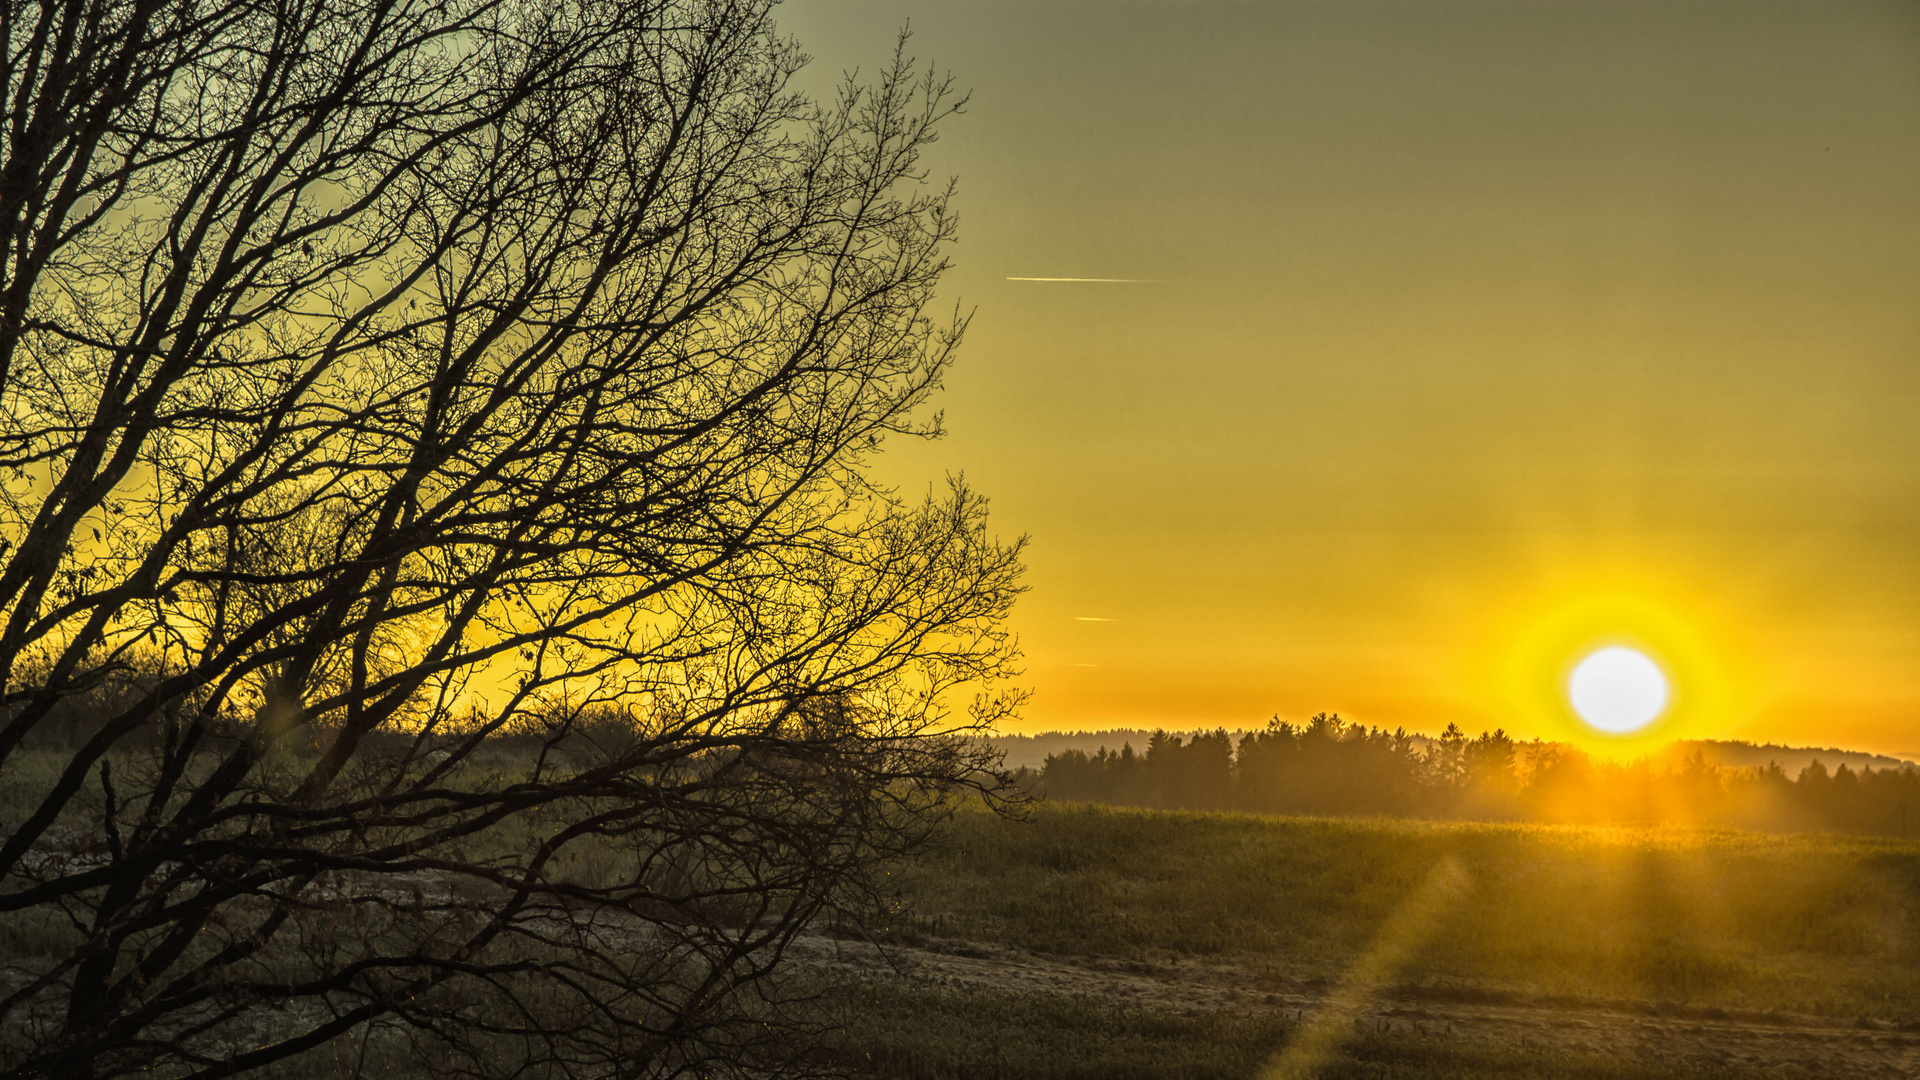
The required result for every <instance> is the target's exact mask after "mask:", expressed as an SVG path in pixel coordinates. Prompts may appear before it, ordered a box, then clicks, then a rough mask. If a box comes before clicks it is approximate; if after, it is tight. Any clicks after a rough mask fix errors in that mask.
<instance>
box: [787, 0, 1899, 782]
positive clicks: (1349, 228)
mask: <svg viewBox="0 0 1920 1080" xmlns="http://www.w3.org/2000/svg"><path fill="white" fill-rule="evenodd" d="M781 18H782V25H783V27H784V28H786V29H787V30H789V31H790V32H792V33H794V34H796V35H797V36H798V37H799V38H800V39H801V40H802V41H803V42H804V43H805V44H806V47H807V48H808V50H809V51H810V52H811V53H812V54H814V55H815V56H816V57H817V58H818V60H817V64H816V70H815V71H814V72H813V74H812V75H811V76H810V77H812V78H816V79H826V78H829V77H831V76H832V75H834V74H836V73H838V72H839V71H841V70H842V69H843V68H846V67H850V66H854V65H857V64H860V63H863V62H870V60H871V58H873V57H876V56H881V55H884V52H885V48H886V46H887V43H888V38H889V37H890V35H891V34H892V33H893V32H894V30H895V28H897V27H898V26H899V25H900V24H901V22H902V21H904V20H911V24H912V27H913V31H914V38H913V42H912V50H913V51H914V52H915V53H916V54H917V55H919V56H921V57H923V58H931V59H934V60H935V61H937V62H938V63H939V64H940V66H941V67H942V68H945V69H950V70H952V71H953V72H954V73H955V74H956V76H957V77H958V79H959V81H960V83H961V85H964V86H966V87H969V88H971V89H972V92H973V98H972V103H971V106H970V109H969V114H968V115H967V116H965V117H962V118H960V119H959V120H958V122H956V123H954V124H952V125H951V126H950V127H949V128H948V129H947V130H946V131H945V132H944V133H943V140H942V142H941V143H940V144H939V146H938V147H936V148H935V151H934V153H933V155H932V157H931V158H930V165H931V168H932V170H933V172H934V173H935V174H936V176H944V175H947V174H953V175H957V176H958V177H960V179H961V185H962V186H961V200H960V204H959V208H960V212H961V214H962V227H961V244H960V246H959V248H958V249H957V250H956V253H955V254H956V269H955V270H954V272H953V273H952V275H951V276H950V277H949V278H948V279H947V280H946V282H945V283H944V284H943V290H944V293H945V295H947V296H949V297H953V298H955V299H957V300H958V301H959V302H960V303H961V304H962V305H963V306H965V307H970V308H974V309H976V316H975V318H974V322H973V325H972V328H971V331H970V333H969V337H968V340H967V345H966V349H965V354H964V357H963V360H962V362H961V365H960V366H959V367H958V368H957V369H956V371H955V373H954V375H953V376H952V377H951V378H950V379H949V380H948V387H949V390H948V393H947V394H946V395H945V396H944V397H943V398H942V402H941V404H942V405H943V406H944V408H945V409H946V412H947V419H948V425H949V427H950V429H951V431H952V433H953V434H952V437H951V438H949V439H947V440H945V441H943V442H939V443H934V444H931V445H930V446H926V447H917V446H904V445H901V446H896V447H894V448H893V449H892V450H891V452H890V454H889V456H888V460H887V461H886V462H885V464H884V467H885V469H887V470H888V471H889V473H890V475H891V476H892V477H893V478H894V479H896V480H897V481H898V482H900V483H902V484H903V485H905V486H907V487H909V488H918V487H920V486H921V485H924V484H925V483H927V482H928V481H929V480H931V479H933V478H937V477H938V476H940V475H941V474H942V473H944V472H946V471H949V470H962V469H964V470H965V472H966V474H967V476H968V478H969V480H970V481H973V482H976V483H978V484H979V485H980V488H981V489H982V490H983V491H985V492H987V493H989V494H990V495H991V496H992V497H993V499H994V512H995V518H996V521H997V523H998V524H997V527H998V528H999V529H1001V530H1005V531H1008V532H1016V531H1025V532H1030V533H1031V534H1033V536H1034V537H1035V543H1034V546H1033V548H1032V550H1031V552H1030V565H1031V568H1032V569H1031V573H1030V575H1029V578H1028V582H1029V584H1030V585H1031V586H1032V591H1031V592H1030V594H1029V595H1028V596H1027V597H1026V598H1025V599H1024V600H1023V602H1022V605H1021V606H1020V608H1019V609H1017V611H1016V614H1015V621H1014V625H1015V627H1016V628H1017V629H1018V630H1019V632H1020V634H1021V637H1022V641H1023V644H1024V646H1025V649H1026V652H1027V657H1028V673H1029V674H1028V680H1029V682H1030V683H1031V685H1032V686H1033V687H1034V688H1035V689H1036V690H1037V694H1036V696H1035V698H1034V700H1033V701H1032V703H1031V704H1030V706H1029V707H1028V708H1027V710H1026V720H1025V722H1024V723H1025V727H1024V728H1023V729H1022V730H1026V731H1031V732H1039V731H1045V730H1049V729H1059V730H1072V729H1077V728H1083V729H1101V728H1119V727H1139V728H1152V727H1158V726H1165V727H1170V728H1195V727H1212V726H1215V725H1221V726H1226V727H1228V728H1243V727H1257V726H1259V725H1260V724H1262V723H1264V721H1265V719H1266V718H1267V717H1268V716H1269V715H1272V714H1273V713H1275V712H1278V713H1280V714H1281V715H1282V716H1285V717H1289V718H1293V719H1299V718H1303V717H1305V716H1308V715H1310V714H1312V713H1315V712H1320V711H1336V710H1337V711H1339V712H1340V713H1342V714H1343V715H1346V716H1348V717H1350V718H1353V719H1357V720H1359V721H1362V722H1364V723H1369V724H1378V725H1383V726H1386V727H1389V728H1391V727H1395V726H1399V725H1405V726H1407V727H1408V728H1411V729H1415V730H1421V731H1426V732H1429V733H1431V732H1435V731H1437V730H1438V729H1440V728H1441V727H1444V726H1445V724H1446V723H1447V722H1448V721H1457V722H1459V723H1460V725H1461V726H1462V727H1464V728H1469V729H1471V730H1473V731H1476V732H1477V731H1479V730H1481V729H1482V728H1492V727H1495V726H1502V727H1505V728H1506V729H1507V730H1508V731H1509V732H1512V733H1514V734H1515V735H1517V736H1519V737H1522V738H1532V737H1536V736H1537V737H1541V738H1545V739H1548V740H1563V739H1564V740H1575V741H1578V742H1581V743H1582V744H1583V745H1586V746H1588V747H1589V748H1597V747H1601V746H1608V745H1611V746H1613V747H1614V748H1615V749H1616V750H1621V751H1624V752H1626V753H1630V754H1639V753H1642V752H1645V750H1646V748H1647V746H1646V744H1645V742H1644V740H1637V741H1636V740H1629V742H1632V743H1633V745H1630V746H1629V745H1620V744H1610V743H1604V742H1602V741H1601V740H1598V739H1596V738H1595V737H1594V736H1593V733H1592V732H1591V731H1590V730H1589V729H1588V728H1587V726H1586V725H1583V724H1582V723H1581V722H1580V721H1579V720H1578V719H1577V718H1576V717H1575V716H1574V715H1573V713H1572V712H1571V710H1570V709H1569V708H1568V706H1567V704H1566V701H1565V698H1564V694H1563V689H1564V685H1565V679H1566V677H1567V672H1568V666H1569V665H1570V664H1571V663H1572V661H1573V660H1575V659H1577V656H1578V654H1579V653H1580V652H1581V651H1582V650H1585V649H1589V648H1593V647H1598V646H1601V645H1606V644H1622V643H1625V644H1633V645H1635V646H1636V647H1639V648H1643V649H1645V650H1646V651H1647V652H1648V653H1649V654H1651V655H1653V656H1654V657H1655V659H1656V660H1657V661H1658V662H1659V663H1660V664H1661V665H1663V666H1664V667H1665V668H1666V669H1667V670H1668V672H1669V674H1670V675H1671V679H1672V684H1673V701H1672V707H1671V708H1670V709H1668V711H1667V712H1666V713H1665V714H1664V715H1663V716H1662V718H1661V719H1659V720H1658V721H1656V722H1655V723H1654V724H1653V725H1651V727H1649V728H1647V729H1645V730H1646V732H1647V733H1650V734H1652V735H1654V736H1657V737H1660V738H1713V739H1744V740H1750V741H1753V742H1757V743H1764V742H1769V741H1770V742H1774V743H1785V744H1793V745H1817V746H1834V745H1840V746H1846V747H1850V748H1858V749H1863V750H1871V751H1876V752H1883V753H1892V754H1913V753H1915V752H1920V663H1916V661H1917V660H1920V565H1917V564H1916V560H1915V559H1914V557H1913V553H1914V552H1915V551H1917V550H1920V482H1917V481H1920V364H1916V363H1915V362H1914V361H1915V356H1916V346H1920V309H1916V308H1915V306H1914V305H1913V303H1912V298H1913V296H1914V295H1916V286H1917V285H1920V244H1916V242H1915V241H1916V239H1920V9H1917V8H1915V7H1914V6H1912V5H1910V4H1898V3H1859V2H1843V3H1824V2H1823V3H1813V2H1797V3H1777V4H1752V3H1745V2H1741V3H1730V2H1717V0H1715V2H1697V3H1682V4H1673V3H1615V2H1607V3H1599V2H1584V0H1573V2H1564V3H1546V2H1539V3H1479V2H1457V3H1448V4H1431V3H1391V2H1371V0H1368V2H1353V3H1257V4H1255V3H1226V2H1211V3H1204V4H1189V3H1177V4H1176V3H1106V4H1099V5H1092V4H1083V3H1066V2H1041V3H1035V2H1028V0H1023V2H1020V3H1011V2H1003V0H973V2H969V3H966V4H936V3H928V2H924V0H912V2H906V3H900V2H888V3H879V2H877V0H835V2H832V3H818V4H793V5H790V6H788V7H786V8H784V9H783V10H782V15H781ZM1083 278H1084V279H1124V280H1101V281H1080V280H1047V279H1083Z"/></svg>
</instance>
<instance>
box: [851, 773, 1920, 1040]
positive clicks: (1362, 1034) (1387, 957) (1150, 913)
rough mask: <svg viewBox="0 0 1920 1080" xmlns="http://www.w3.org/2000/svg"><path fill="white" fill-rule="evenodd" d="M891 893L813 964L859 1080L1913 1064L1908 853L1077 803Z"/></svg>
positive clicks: (1859, 844)
mask: <svg viewBox="0 0 1920 1080" xmlns="http://www.w3.org/2000/svg"><path fill="white" fill-rule="evenodd" d="M903 886H904V890H905V892H906V894H907V896H908V898H909V899H910V901H911V906H910V909H909V910H910V911H911V914H910V915H908V916H907V917H905V918H903V919H902V920H901V922H900V925H898V926H896V927H893V928H892V929H891V931H890V932H889V934H888V935H887V936H888V938H889V939H890V940H891V941H892V943H893V944H894V946H895V949H894V955H893V958H892V960H891V961H883V960H881V959H880V958H879V957H878V956H877V954H874V953H872V952H870V951H868V950H866V949H864V948H862V947H861V946H860V945H858V944H857V943H854V942H844V943H841V942H834V943H830V945H831V947H828V944H820V945H817V946H816V948H817V949H818V955H817V957H816V959H817V961H818V962H819V963H821V964H825V965H833V966H837V967H839V968H840V969H842V972H843V973H847V974H852V975H854V976H855V977H856V979H859V980H861V987H862V989H861V990H860V991H859V992H856V993H854V994H851V995H849V996H848V997H847V998H846V999H844V1000H843V1001H842V1002H841V1003H840V1008H841V1010H842V1012H841V1014H840V1015H841V1021H842V1028H843V1030H844V1032H845V1038H844V1042H843V1044H842V1046H843V1049H842V1053H843V1054H844V1055H845V1058H846V1063H847V1064H849V1065H852V1066H855V1067H858V1068H863V1069H866V1070H870V1071H871V1072H873V1073H875V1074H878V1075H886V1076H902V1077H949V1076H951V1077H963V1076H964V1077H994V1076H1001V1077H1029V1076H1031V1077H1041V1076H1086V1077H1095V1076H1101V1077H1106V1076H1138V1077H1214V1076H1218V1077H1252V1076H1255V1075H1259V1074H1262V1073H1265V1074H1266V1075H1273V1076H1288V1075H1300V1076H1305V1075H1318V1076H1369V1077H1376V1076H1377V1077H1456V1076H1458V1077H1467V1076H1591V1077H1662V1076H1671V1077H1683V1076H1684V1077H1694V1076H1701V1077H1705V1076H1748V1075H1755V1074H1759V1073H1763V1074H1765V1075H1836V1076H1851V1075H1862V1076H1867V1075H1899V1076H1910V1075H1913V1074H1914V1073H1915V1072H1916V1071H1920V1022H1916V1021H1920V921H1917V916H1920V845H1916V844H1913V843H1906V842H1898V841H1888V840H1877V839H1861V838H1853V837H1839V836H1816V835H1791V836H1772V835H1764V834H1752V833H1732V832H1710V831H1691V830H1662V829H1626V828H1576V827H1541V826H1517V825H1479V824H1435V823H1422V822H1407V821H1378V820H1340V819H1317V818H1259V817H1250V816H1242V815H1230V814H1188V813H1170V812H1154V811H1134V810H1121V809H1111V808H1102V807H1091V806H1084V805H1072V804H1068V805H1058V806H1041V807H1039V808H1038V809H1037V811H1036V812H1035V813H1034V814H1033V816H1032V820H1031V821H1028V822H1011V821H1005V820H1001V819H998V818H995V817H993V816H991V815H988V814H984V813H975V812H965V813H962V814H961V815H959V817H958V818H957V820H956V822H955V826H954V829H953V831H952V834H951V836H950V839H949V841H948V843H946V844H945V845H944V846H943V847H942V849H941V850H940V851H939V852H938V853H936V854H935V855H934V856H932V857H930V858H927V859H925V860H923V861H922V862H921V863H920V864H919V865H917V866H915V867H914V868H913V869H912V870H911V872H910V874H909V877H908V879H907V880H906V881H905V882H904V883H903Z"/></svg>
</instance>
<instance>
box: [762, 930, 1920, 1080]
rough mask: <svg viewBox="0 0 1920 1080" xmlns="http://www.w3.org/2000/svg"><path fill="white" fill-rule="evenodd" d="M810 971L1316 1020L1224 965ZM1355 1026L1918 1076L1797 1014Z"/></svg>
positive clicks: (1480, 1017)
mask: <svg viewBox="0 0 1920 1080" xmlns="http://www.w3.org/2000/svg"><path fill="white" fill-rule="evenodd" d="M799 949H800V954H801V955H800V958H801V959H803V961H804V962H808V963H812V964H817V965H820V966H822V967H828V968H836V969H840V970H842V971H844V972H845V973H847V974H850V975H855V976H858V977H863V978H902V979H911V980H914V981H917V982H921V983H924V984H927V985H931V986H936V987H951V988H956V989H957V988H976V989H982V990H993V991H997V992H1001V993H1014V994H1057V995H1061V996H1066V997H1094V998H1106V999H1111V1000H1115V1001H1123V1002H1127V1003H1130V1004H1133V1005H1136V1006H1138V1007H1140V1008H1142V1009H1147V1010H1150V1011H1156V1012H1157V1011H1170V1012H1182V1011H1186V1010H1189V1009H1195V1010H1219V1009H1233V1008H1264V1009H1280V1010H1285V1011H1287V1012H1290V1013H1293V1014H1295V1015H1296V1016H1297V1017H1298V1018H1299V1019H1301V1020H1303V1021H1313V1020H1316V1019H1321V1018H1323V1011H1324V1010H1325V1009H1326V1008H1327V1007H1328V1005H1327V998H1328V991H1329V990H1330V989H1331V988H1330V987H1329V986H1328V985H1327V984H1326V983H1325V982H1324V981H1320V980H1311V981H1299V980H1288V979H1283V978H1276V977H1273V976H1270V975H1265V974H1261V973H1258V972H1256V971H1254V970H1252V969H1250V968H1247V967H1243V966H1239V965H1235V964H1231V963H1203V962H1200V961H1196V960H1182V961H1179V962H1177V963H1170V964H1143V963H1136V962H1130V961H1124V960H1114V959H1104V958H1078V957H1073V958H1069V957H1058V956H1042V955H1037V954H1033V953H1027V952H1021V951H1019V950H1015V949H1007V948H1002V947H1000V946H994V945H979V944H973V943H967V942H956V941H948V942H934V943H932V944H930V945H929V946H928V947H925V948H906V947H892V948H889V949H888V956H887V957H882V956H881V954H880V952H879V950H877V949H875V948H874V947H873V946H871V945H867V944H864V943H859V942H845V941H835V940H833V939H830V938H808V939H804V940H803V941H802V942H801V943H800V944H799ZM1333 1019H1337V1020H1339V1022H1341V1023H1350V1024H1352V1025H1354V1026H1355V1027H1356V1029H1359V1030H1371V1031H1379V1032H1387V1031H1394V1032H1406V1033H1409V1034H1415V1033H1418V1034H1425V1035H1431V1036H1436V1037H1451V1038H1462V1039H1484V1040H1489V1041H1493V1042H1500V1043H1505V1044H1509V1045H1520V1046H1528V1047H1533V1048H1537V1049H1563V1050H1573V1051H1585V1052H1590V1053H1605V1054H1619V1055H1624V1056H1628V1057H1632V1058H1636V1059H1640V1060H1647V1061H1652V1060H1658V1061H1672V1062H1687V1063H1690V1064H1698V1065H1717V1066H1720V1067H1723V1068H1731V1069H1736V1070H1739V1071H1741V1072H1743V1073H1744V1072H1751V1074H1752V1075H1755V1076H1782V1077H1793V1076H1822V1077H1827V1076H1832V1077H1906V1078H1920V1025H1908V1026H1907V1028H1900V1029H1897V1028H1894V1027H1893V1026H1891V1025H1888V1024H1884V1023H1878V1022H1874V1021H1859V1022H1845V1021H1838V1020H1835V1019H1833V1018H1831V1017H1816V1016H1808V1015H1801V1014H1791V1013H1750V1012H1741V1011H1737V1010H1723V1009H1713V1008H1700V1007H1689V1006H1683V1005H1677V1004H1672V1003H1661V1002H1635V1001H1573V1000H1559V999H1555V1000H1527V999H1520V998H1507V997H1505V996H1503V995H1499V994H1494V993H1476V992H1473V991H1470V990H1462V991H1454V992H1435V991H1424V992H1423V991H1422V990H1420V989H1419V988H1417V987H1392V988H1389V989H1387V990H1385V991H1384V992H1382V993H1380V994H1378V995H1377V996H1375V997H1373V998H1372V999H1371V1000H1369V1001H1368V1002H1367V1003H1366V1004H1365V1005H1364V1006H1362V1007H1361V1008H1360V1009H1359V1010H1358V1011H1357V1012H1356V1013H1354V1014H1352V1015H1348V1016H1344V1017H1334V1018H1333Z"/></svg>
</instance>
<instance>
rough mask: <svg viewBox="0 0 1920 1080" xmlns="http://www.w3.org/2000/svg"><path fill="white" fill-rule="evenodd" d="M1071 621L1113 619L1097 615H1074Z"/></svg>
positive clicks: (1108, 620) (1103, 620) (1107, 620)
mask: <svg viewBox="0 0 1920 1080" xmlns="http://www.w3.org/2000/svg"><path fill="white" fill-rule="evenodd" d="M1073 621H1074V622H1113V621H1114V620H1112V619H1103V618H1101V617H1100V616H1098V615H1075V616H1074V617H1073Z"/></svg>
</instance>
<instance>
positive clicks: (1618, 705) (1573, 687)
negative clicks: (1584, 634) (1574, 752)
mask: <svg viewBox="0 0 1920 1080" xmlns="http://www.w3.org/2000/svg"><path fill="white" fill-rule="evenodd" d="M1668 696H1669V695H1668V690H1667V676H1666V673H1665V672H1662V671H1661V670H1660V665H1659V664H1656V663H1654V662H1653V660H1652V659H1651V658H1650V657H1648V656H1647V654H1646V653H1643V652H1641V651H1640V650H1638V649H1629V648H1627V647H1626V646H1624V645H1609V646H1607V647H1606V648H1604V649H1596V650H1595V651H1593V652H1591V653H1588V654H1587V656H1586V658H1585V659H1583V660H1581V661H1580V663H1578V664H1576V665H1575V666H1574V669H1573V675H1572V676H1571V677H1569V678H1568V679H1567V701H1568V702H1569V703H1571V704H1572V705H1573V711H1574V712H1576V713H1579V714H1580V719H1582V720H1585V721H1586V722H1587V723H1588V724H1590V725H1592V726H1593V727H1595V728H1597V729H1599V730H1601V731H1604V732H1606V733H1607V734H1609V735H1625V734H1627V733H1629V732H1634V731H1638V730H1640V729H1641V728H1643V727H1646V726H1647V725H1648V724H1651V723H1653V722H1654V721H1655V720H1658V719H1659V718H1660V714H1661V713H1663V712H1666V711H1667V699H1668Z"/></svg>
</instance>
